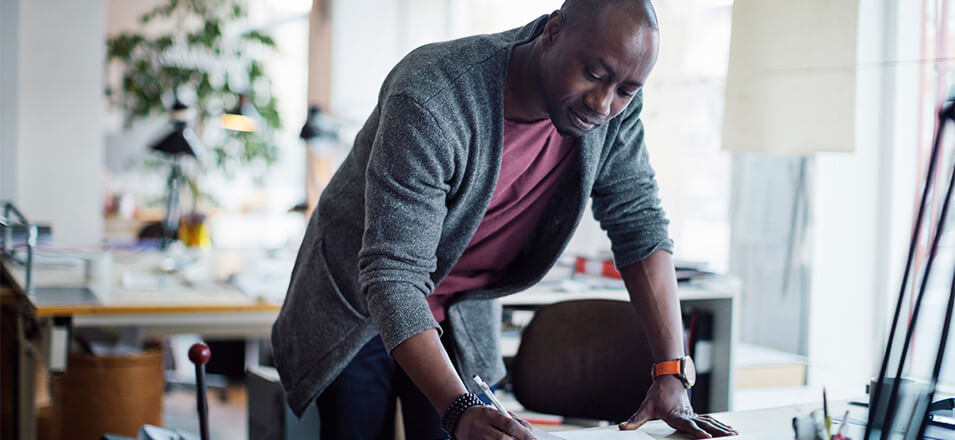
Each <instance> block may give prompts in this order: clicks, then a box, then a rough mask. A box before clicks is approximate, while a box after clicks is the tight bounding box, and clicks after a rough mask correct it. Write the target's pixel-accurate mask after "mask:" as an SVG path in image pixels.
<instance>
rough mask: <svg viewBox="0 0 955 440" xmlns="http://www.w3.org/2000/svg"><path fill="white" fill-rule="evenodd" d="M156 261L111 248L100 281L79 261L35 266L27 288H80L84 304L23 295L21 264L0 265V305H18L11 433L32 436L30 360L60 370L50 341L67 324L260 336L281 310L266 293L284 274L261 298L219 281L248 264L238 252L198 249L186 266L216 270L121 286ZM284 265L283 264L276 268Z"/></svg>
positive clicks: (60, 350)
mask: <svg viewBox="0 0 955 440" xmlns="http://www.w3.org/2000/svg"><path fill="white" fill-rule="evenodd" d="M163 258H167V255H165V254H162V253H159V252H157V251H144V252H136V253H129V254H124V253H118V254H116V255H115V256H114V258H113V263H112V269H111V270H110V271H109V272H110V274H111V275H110V279H109V280H106V281H105V282H103V281H100V282H95V281H94V282H91V281H88V280H86V279H85V277H84V270H83V269H82V267H81V266H78V267H73V268H62V267H55V268H44V267H42V266H39V265H38V266H36V267H35V268H34V271H33V286H34V288H36V289H42V288H49V287H86V288H89V289H90V291H91V292H92V293H93V295H94V296H95V299H93V300H91V301H81V302H75V301H74V302H70V301H66V302H59V303H58V302H56V301H49V300H46V301H42V302H39V301H41V300H42V298H39V297H32V296H28V295H26V294H25V292H23V287H22V286H23V285H24V284H25V282H24V280H25V271H24V268H23V267H22V266H20V265H18V264H13V263H11V262H10V261H7V260H4V261H2V263H0V275H2V277H3V278H4V280H5V281H7V282H8V283H9V287H8V288H5V289H4V290H3V296H4V302H5V303H8V304H16V306H15V307H16V308H17V310H19V313H18V319H17V321H18V323H17V327H18V328H17V331H16V334H17V336H16V341H15V342H14V344H15V345H16V350H17V353H18V356H17V357H18V366H17V370H18V378H17V388H18V390H15V389H5V390H3V392H4V393H8V392H13V393H16V395H17V399H18V401H19V405H18V408H17V412H18V413H19V414H18V415H17V420H18V425H17V431H18V437H19V438H21V439H33V438H35V437H36V418H35V417H36V416H35V408H34V398H35V397H34V383H33V378H34V374H33V372H34V371H35V370H36V368H37V365H43V366H45V367H47V368H50V369H51V371H60V368H61V367H64V368H65V367H66V365H65V359H66V352H65V350H66V349H67V346H66V345H65V344H62V343H60V344H57V343H55V342H51V341H57V340H58V339H57V337H56V335H57V334H64V332H67V333H65V334H68V331H69V329H70V328H73V327H120V326H133V327H138V328H142V329H144V330H145V331H146V334H147V335H165V334H176V333H198V334H200V335H202V336H205V337H243V338H245V337H249V338H253V337H254V338H263V337H268V335H269V333H270V331H271V325H272V322H274V321H275V317H276V316H277V315H278V312H279V309H280V308H281V303H280V302H278V301H275V300H274V299H273V298H275V297H277V296H281V294H282V293H284V289H285V288H286V287H287V286H288V281H287V278H286V279H285V281H280V282H278V283H276V286H281V291H280V292H278V294H277V295H271V294H270V295H268V298H267V299H266V298H259V297H252V296H250V295H247V294H245V293H243V292H241V291H240V290H238V289H237V288H235V287H233V286H231V285H229V284H227V283H224V282H222V280H221V276H222V273H228V272H230V271H236V270H240V269H241V267H242V264H248V263H249V262H248V261H245V262H244V261H242V260H243V257H242V256H239V255H236V254H198V258H199V261H197V263H196V266H195V267H193V269H196V270H206V269H203V268H207V269H208V268H211V270H212V272H216V273H209V274H202V273H199V274H194V275H195V276H193V277H188V276H185V275H181V274H162V275H161V276H162V277H163V279H162V282H161V283H156V284H155V285H149V283H146V285H145V286H139V287H138V288H128V287H123V282H122V278H123V276H124V275H126V276H129V275H133V276H139V277H144V276H145V277H146V278H147V279H149V277H153V279H155V277H156V276H157V274H161V271H159V270H158V268H159V266H160V261H161V260H162V259H163ZM288 260H289V261H285V260H284V259H283V260H281V261H278V262H275V261H273V262H272V263H274V264H277V265H278V266H279V268H278V269H277V270H278V271H280V272H284V273H286V274H290V273H291V261H290V259H288ZM254 264H257V265H268V261H266V262H264V263H263V262H262V260H258V261H256V262H255V263H254ZM285 264H287V265H288V269H283V268H282V267H281V266H282V265H285ZM189 270H191V269H189V266H188V265H187V266H185V267H184V269H183V273H184V274H188V273H189ZM197 280H198V281H197ZM64 329H65V330H64ZM7 336H9V335H7ZM59 339H60V340H62V339H65V337H61V338H59ZM61 364H62V366H61Z"/></svg>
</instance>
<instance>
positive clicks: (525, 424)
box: [507, 411, 533, 429]
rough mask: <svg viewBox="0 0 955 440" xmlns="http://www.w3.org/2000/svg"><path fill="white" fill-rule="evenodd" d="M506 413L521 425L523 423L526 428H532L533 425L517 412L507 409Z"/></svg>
mask: <svg viewBox="0 0 955 440" xmlns="http://www.w3.org/2000/svg"><path fill="white" fill-rule="evenodd" d="M507 413H508V414H510V415H511V418H512V419H514V420H517V423H520V424H521V425H524V427H525V428H527V429H532V428H533V426H531V424H530V422H528V421H527V420H524V419H522V418H520V417H518V416H517V414H514V413H513V412H510V411H508V412H507Z"/></svg>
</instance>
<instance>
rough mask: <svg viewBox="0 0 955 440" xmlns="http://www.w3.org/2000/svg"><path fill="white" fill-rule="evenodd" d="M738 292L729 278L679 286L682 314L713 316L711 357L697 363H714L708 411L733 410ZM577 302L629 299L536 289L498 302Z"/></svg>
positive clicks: (619, 294) (604, 292)
mask: <svg viewBox="0 0 955 440" xmlns="http://www.w3.org/2000/svg"><path fill="white" fill-rule="evenodd" d="M737 292H739V283H738V282H737V281H735V280H733V279H729V278H716V279H713V280H709V281H706V282H696V283H692V284H680V285H679V295H680V306H681V307H682V308H683V310H684V311H686V310H689V309H692V310H699V311H706V312H709V313H712V314H713V341H712V356H707V354H702V355H701V354H697V357H698V358H699V359H700V361H702V360H703V359H705V358H706V357H710V358H711V359H712V360H713V361H712V365H710V366H709V367H710V368H711V371H712V376H711V377H712V379H711V380H712V381H711V384H710V399H709V404H710V410H711V411H728V410H729V409H731V408H732V401H731V396H732V393H731V391H732V390H733V387H734V384H735V375H734V372H733V351H734V347H735V346H736V334H737V333H736V319H735V316H736V313H735V308H736V301H735V298H736V295H737ZM579 299H613V300H619V301H630V296H629V295H628V294H627V291H626V290H624V289H600V290H573V291H557V290H554V289H552V288H546V287H539V286H535V287H532V288H530V289H528V290H526V291H524V292H520V293H516V294H514V295H510V296H506V297H503V298H501V299H500V301H501V304H502V305H503V306H504V307H516V308H535V307H540V306H544V305H547V304H553V303H555V302H562V301H572V300H579ZM505 345H506V344H505ZM511 345H513V344H511ZM504 349H505V350H510V351H513V352H516V346H512V347H510V348H508V347H504ZM694 360H696V359H694ZM700 361H697V369H698V370H703V368H706V366H705V365H701V363H700ZM701 367H702V368H701ZM704 371H705V370H704Z"/></svg>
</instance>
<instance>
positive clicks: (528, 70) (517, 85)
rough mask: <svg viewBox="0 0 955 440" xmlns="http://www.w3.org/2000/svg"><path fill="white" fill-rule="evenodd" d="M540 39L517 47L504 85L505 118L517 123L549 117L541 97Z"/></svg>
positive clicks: (508, 67) (512, 53) (513, 52)
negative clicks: (539, 82) (539, 81)
mask: <svg viewBox="0 0 955 440" xmlns="http://www.w3.org/2000/svg"><path fill="white" fill-rule="evenodd" d="M538 45H539V39H535V40H533V41H531V42H528V43H525V44H522V45H519V46H515V47H514V49H512V50H511V60H510V62H509V63H508V65H507V79H506V81H505V84H504V118H505V119H508V120H511V121H517V122H533V121H540V120H542V119H544V118H547V117H548V114H547V106H546V104H545V103H544V99H543V97H542V95H541V90H540V84H538V79H539V78H540V75H539V72H538V70H539V69H540V63H538V60H539V58H540V50H539V49H540V48H539V46H538Z"/></svg>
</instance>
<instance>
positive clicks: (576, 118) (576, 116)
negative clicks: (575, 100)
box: [567, 108, 597, 130]
mask: <svg viewBox="0 0 955 440" xmlns="http://www.w3.org/2000/svg"><path fill="white" fill-rule="evenodd" d="M567 113H568V114H570V120H571V122H573V123H574V125H576V126H577V128H580V129H581V130H591V129H593V128H594V127H596V126H597V123H595V122H593V121H591V120H590V119H587V118H585V117H583V116H581V115H580V113H577V112H575V111H574V109H572V108H568V109H567Z"/></svg>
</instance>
